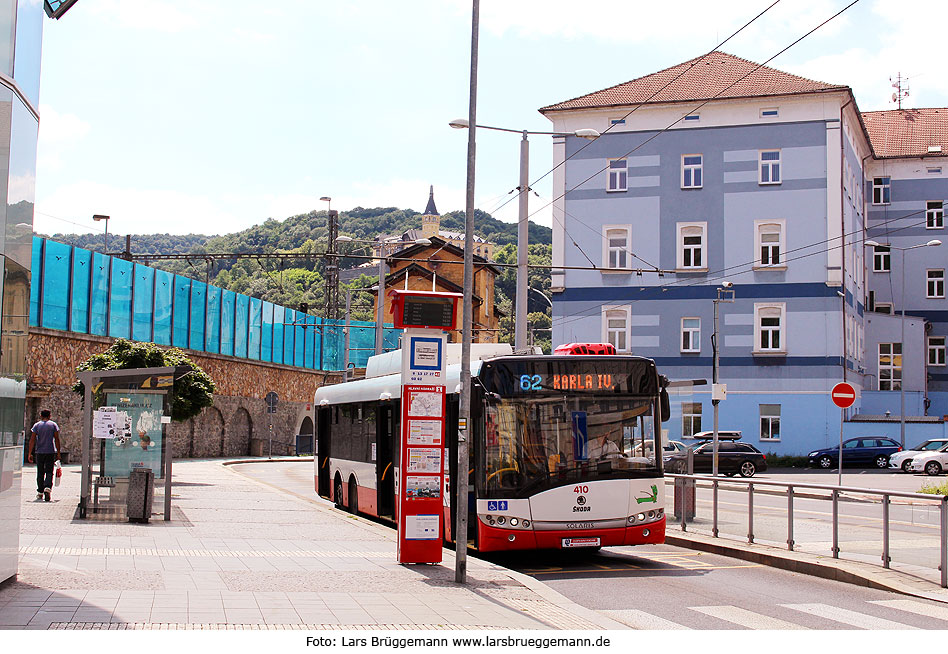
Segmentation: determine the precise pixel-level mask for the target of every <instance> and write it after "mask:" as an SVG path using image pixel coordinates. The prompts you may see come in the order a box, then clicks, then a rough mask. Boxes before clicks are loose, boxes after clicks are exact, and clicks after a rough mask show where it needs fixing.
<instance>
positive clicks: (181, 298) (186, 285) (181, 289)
mask: <svg viewBox="0 0 948 654" xmlns="http://www.w3.org/2000/svg"><path fill="white" fill-rule="evenodd" d="M190 318H191V278H190V277H184V276H183V275H175V276H174V306H173V307H172V316H171V343H172V345H174V346H175V347H187V346H188V320H189V319H190Z"/></svg>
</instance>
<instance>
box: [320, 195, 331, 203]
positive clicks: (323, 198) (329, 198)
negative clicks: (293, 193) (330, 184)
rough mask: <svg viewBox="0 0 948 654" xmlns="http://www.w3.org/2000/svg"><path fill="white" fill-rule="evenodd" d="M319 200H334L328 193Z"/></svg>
mask: <svg viewBox="0 0 948 654" xmlns="http://www.w3.org/2000/svg"><path fill="white" fill-rule="evenodd" d="M319 200H320V201H321V202H330V201H331V200H332V198H331V197H329V196H328V195H324V196H323V197H321V198H319Z"/></svg>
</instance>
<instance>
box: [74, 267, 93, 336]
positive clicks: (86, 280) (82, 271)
mask: <svg viewBox="0 0 948 654" xmlns="http://www.w3.org/2000/svg"><path fill="white" fill-rule="evenodd" d="M91 276H92V253H91V252H89V250H84V249H82V248H73V249H72V287H71V289H70V292H69V295H70V298H69V306H70V308H69V330H70V331H73V332H79V333H80V334H86V333H88V332H89V286H90V284H91V283H92V282H91V279H90V278H91Z"/></svg>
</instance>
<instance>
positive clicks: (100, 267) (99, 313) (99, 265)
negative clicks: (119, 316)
mask: <svg viewBox="0 0 948 654" xmlns="http://www.w3.org/2000/svg"><path fill="white" fill-rule="evenodd" d="M110 258H111V257H107V256H105V255H104V254H99V253H98V252H94V253H93V254H92V293H91V298H92V299H91V302H90V310H89V333H90V334H97V335H99V336H106V335H107V334H108V329H109V323H108V320H109V271H110V270H111V266H109V259H110Z"/></svg>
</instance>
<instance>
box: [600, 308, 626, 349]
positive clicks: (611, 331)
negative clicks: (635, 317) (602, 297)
mask: <svg viewBox="0 0 948 654" xmlns="http://www.w3.org/2000/svg"><path fill="white" fill-rule="evenodd" d="M630 313H631V307H603V309H602V321H603V331H604V334H603V338H604V340H605V341H606V342H607V343H612V345H613V346H614V347H615V348H616V350H618V351H619V352H628V351H629V322H630Z"/></svg>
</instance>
